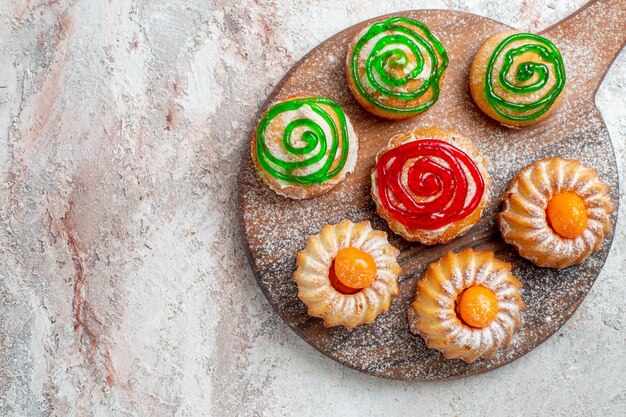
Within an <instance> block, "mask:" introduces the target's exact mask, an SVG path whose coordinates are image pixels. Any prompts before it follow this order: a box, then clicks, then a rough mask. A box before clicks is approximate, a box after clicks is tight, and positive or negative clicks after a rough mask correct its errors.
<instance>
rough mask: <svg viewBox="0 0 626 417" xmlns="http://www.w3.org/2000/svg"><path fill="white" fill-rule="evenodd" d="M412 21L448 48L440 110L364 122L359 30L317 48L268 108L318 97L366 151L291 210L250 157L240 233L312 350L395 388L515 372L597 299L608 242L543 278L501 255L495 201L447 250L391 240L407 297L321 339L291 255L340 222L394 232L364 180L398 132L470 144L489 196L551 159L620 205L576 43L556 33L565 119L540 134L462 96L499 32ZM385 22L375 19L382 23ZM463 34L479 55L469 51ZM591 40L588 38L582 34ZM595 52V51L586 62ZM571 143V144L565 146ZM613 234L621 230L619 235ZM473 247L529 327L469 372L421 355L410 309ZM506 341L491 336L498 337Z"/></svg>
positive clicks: (483, 25)
mask: <svg viewBox="0 0 626 417" xmlns="http://www.w3.org/2000/svg"><path fill="white" fill-rule="evenodd" d="M406 15H408V16H410V17H412V18H415V19H417V20H420V21H422V22H424V23H426V24H427V25H428V26H429V27H430V28H431V30H432V32H433V34H434V35H435V36H437V37H438V38H439V39H440V40H441V41H442V43H443V44H444V46H445V47H446V49H447V51H448V54H449V57H450V63H451V64H450V66H449V68H448V70H447V71H446V79H445V80H444V85H443V87H442V91H441V95H440V98H439V101H438V102H437V103H436V104H435V105H434V106H433V107H432V108H431V109H429V110H428V111H427V112H425V113H423V114H421V115H420V116H418V117H416V118H413V119H409V120H405V121H398V122H390V121H385V120H381V119H378V118H376V117H373V116H371V115H370V114H368V113H367V112H366V111H364V110H363V109H362V108H361V107H360V106H359V105H358V104H357V103H356V102H355V101H354V99H353V98H352V97H351V95H350V92H349V90H348V88H347V86H346V83H345V78H344V77H345V68H344V63H345V60H344V57H345V54H346V52H347V45H348V43H349V41H350V40H351V39H352V38H353V36H354V35H355V34H356V32H357V31H358V30H359V29H360V28H353V29H350V30H348V31H345V32H342V33H341V34H339V35H337V36H336V37H335V38H334V39H333V40H331V41H329V42H327V43H324V44H322V45H321V46H320V47H318V48H317V49H316V50H314V51H313V52H311V54H310V55H309V56H308V57H307V58H306V59H304V60H303V61H301V63H300V64H298V66H297V67H296V68H295V69H294V71H292V72H291V73H290V74H289V75H288V76H287V77H286V78H285V79H284V81H283V84H282V85H281V87H280V88H279V89H278V90H277V91H276V95H275V96H274V97H272V99H273V100H278V99H283V98H286V97H288V96H290V95H293V94H314V95H322V96H328V97H331V98H333V99H334V100H336V101H337V102H338V103H339V104H340V105H341V106H342V107H343V108H344V110H345V112H346V114H347V115H348V116H349V117H350V119H351V120H352V122H353V124H354V128H355V131H356V133H357V134H358V135H359V138H360V142H361V147H360V149H359V160H358V163H357V167H356V170H355V172H354V173H353V174H352V175H350V176H349V177H348V178H347V179H346V180H345V181H344V182H343V183H342V184H340V185H338V186H337V187H336V188H335V189H333V190H332V191H330V192H329V193H327V194H325V195H323V196H320V197H318V198H315V199H311V200H306V201H290V200H289V201H288V200H287V199H285V198H281V197H279V196H277V195H275V194H274V193H273V192H272V191H270V190H269V189H267V187H265V186H263V185H262V183H261V182H260V180H259V179H258V177H257V175H256V173H255V172H254V168H253V167H252V164H251V161H250V158H249V156H247V155H244V159H243V161H242V172H241V176H240V193H241V203H242V216H243V225H244V227H243V232H244V233H245V235H246V237H247V241H248V244H249V249H250V253H249V254H250V260H251V263H252V266H253V269H254V270H255V272H256V274H257V278H258V281H259V285H260V286H261V288H262V290H263V291H264V293H265V294H266V296H267V297H268V299H269V301H270V302H271V303H272V305H273V306H274V307H275V308H276V310H277V311H278V313H279V314H280V315H281V316H282V317H283V318H284V319H285V321H286V322H287V323H288V324H289V325H290V326H291V327H292V328H293V329H294V331H296V332H297V333H298V334H299V335H301V336H302V337H303V338H304V339H305V340H307V341H308V342H309V343H311V344H312V345H313V346H314V347H316V348H317V349H319V350H320V351H322V352H323V353H325V354H326V355H328V356H330V357H332V358H333V359H335V360H338V361H339V362H341V363H343V364H346V365H348V366H350V367H353V368H356V369H358V370H361V371H364V372H368V373H370V374H374V375H378V376H383V377H389V378H400V379H441V378H450V377H458V376H463V375H470V374H475V373H479V372H484V371H486V370H489V369H493V368H496V367H498V366H501V365H503V364H505V363H508V362H510V361H511V360H514V359H516V358H518V357H519V356H521V355H523V354H524V353H526V352H528V351H529V350H530V349H532V348H533V347H534V346H536V345H537V344H539V343H541V342H542V341H544V340H545V339H546V338H547V337H549V336H550V335H551V334H552V333H554V332H555V331H556V330H557V329H558V328H559V327H560V326H561V325H562V324H563V323H564V322H565V320H566V319H567V318H568V317H569V316H570V315H571V314H572V313H573V311H574V310H575V309H576V307H577V306H578V305H579V303H580V302H581V301H582V299H583V298H584V296H585V295H586V294H587V292H588V291H589V289H590V288H591V286H592V284H593V282H594V280H595V278H596V276H597V274H598V272H599V270H600V269H601V267H602V265H603V264H604V260H605V258H606V256H607V253H608V250H609V247H610V241H611V238H612V232H611V233H610V234H609V236H608V237H607V238H606V239H605V241H604V243H603V245H602V247H601V248H600V250H599V251H598V252H597V253H595V254H594V255H592V256H591V257H590V258H589V259H588V260H587V261H586V262H585V263H584V264H582V265H580V266H574V267H570V268H568V269H566V270H563V271H556V270H551V269H542V268H539V267H536V266H534V265H532V264H531V263H529V262H527V261H525V260H523V259H520V258H519V256H518V255H517V254H516V253H515V251H514V250H513V249H512V248H511V247H509V246H506V245H505V244H504V243H503V242H502V240H501V239H500V237H499V233H498V231H497V228H496V222H495V220H496V215H497V213H498V212H499V211H500V209H501V204H500V203H499V202H498V201H496V199H492V200H493V201H492V202H491V203H490V204H489V205H488V206H487V207H486V208H485V211H484V213H483V218H482V219H481V221H480V222H479V223H478V224H477V225H476V226H475V227H474V228H473V229H472V230H470V232H469V233H468V234H466V235H464V236H462V237H460V238H458V239H456V240H455V241H453V242H451V243H450V244H447V245H442V246H435V247H432V248H425V247H423V246H420V245H418V244H409V243H408V242H406V241H404V240H403V239H401V238H399V237H398V236H395V235H393V234H391V233H390V235H389V240H390V242H391V243H392V244H393V245H394V246H396V247H397V248H399V249H401V254H400V258H399V262H400V265H401V266H402V267H403V269H404V271H405V275H404V276H403V277H401V278H400V294H399V296H397V297H396V298H395V299H394V300H393V301H392V304H391V308H390V310H389V311H388V312H387V313H385V314H382V315H381V316H379V317H378V318H377V319H376V321H375V322H374V323H373V324H371V325H368V326H360V327H358V328H356V329H355V330H352V331H349V330H346V329H343V328H332V329H325V328H323V327H322V325H321V321H320V320H319V319H315V318H311V317H309V316H308V315H307V314H306V308H305V306H304V305H303V304H302V303H301V302H300V300H298V298H297V288H296V285H295V283H294V282H293V279H292V274H293V271H294V270H295V267H296V261H295V254H296V252H297V251H299V250H300V249H302V248H303V247H304V244H305V242H306V239H307V237H308V236H309V235H311V234H315V233H318V231H319V230H320V228H321V227H322V226H323V225H324V224H327V223H337V222H338V221H340V220H341V219H343V218H349V219H351V220H353V221H360V220H370V221H371V222H372V226H373V227H374V228H375V229H381V230H385V231H387V232H388V233H389V230H388V229H387V227H386V225H385V222H384V221H383V220H382V219H380V218H379V217H378V216H377V215H376V213H375V211H374V204H373V202H372V201H371V198H370V195H369V186H370V184H369V174H370V172H371V169H372V167H373V164H374V157H375V154H376V153H377V152H378V150H380V148H382V146H384V145H385V144H386V143H387V141H388V139H389V138H390V137H391V136H393V135H394V134H396V133H400V132H404V131H408V130H411V129H415V128H424V127H428V126H430V125H436V126H438V127H441V128H444V129H446V128H447V129H452V130H456V131H459V132H460V133H461V134H463V135H464V136H466V137H468V138H469V139H471V140H472V141H473V142H474V143H475V144H476V147H477V148H478V149H479V150H480V152H481V153H482V154H483V155H485V157H486V159H487V161H488V164H489V171H490V173H491V176H492V178H493V182H492V185H491V190H490V191H491V193H492V195H494V196H498V195H501V194H502V193H503V192H504V190H505V188H506V186H507V184H508V182H509V181H510V180H511V179H512V178H513V176H514V174H515V173H516V172H517V171H519V170H520V169H521V168H522V167H524V166H525V165H528V164H529V163H531V162H533V161H535V160H537V159H540V158H543V157H548V156H562V157H565V158H572V159H580V160H581V161H582V162H583V163H584V164H585V165H587V166H590V167H592V168H594V169H596V170H598V172H599V176H600V178H602V180H603V181H605V182H606V183H607V184H608V185H609V186H610V187H611V198H612V201H613V202H614V204H615V202H616V201H617V198H616V196H617V194H616V193H617V190H618V183H617V172H616V165H615V158H614V155H613V151H612V147H611V144H610V138H609V136H608V132H607V130H606V127H605V126H604V123H603V121H602V118H601V116H600V114H599V112H598V111H597V109H596V108H595V106H594V104H593V92H594V90H595V84H593V83H592V84H590V77H594V74H596V75H595V77H596V78H597V77H598V75H597V72H594V71H595V69H594V68H592V67H590V66H588V65H577V64H576V63H577V62H581V61H580V60H581V59H583V61H584V60H585V59H584V58H589V56H587V57H584V56H581V54H586V53H588V52H584V50H586V49H584V50H583V48H581V47H580V45H581V43H580V42H578V41H572V42H571V43H569V42H568V41H567V39H566V38H560V37H558V31H552V32H551V33H550V36H549V37H550V39H551V40H553V41H554V43H555V44H556V45H557V47H558V48H559V49H560V50H561V52H562V54H563V57H564V61H565V65H566V70H567V74H568V85H567V86H566V89H565V90H566V93H565V98H564V100H563V104H562V106H561V108H559V109H557V110H556V111H555V113H554V114H553V115H552V116H550V117H549V118H548V119H546V120H545V121H544V122H541V123H539V124H537V125H534V126H531V127H527V128H524V129H520V130H511V129H507V128H505V127H502V126H500V125H498V124H497V123H495V122H493V121H491V120H489V118H488V117H486V116H485V115H483V114H482V113H481V112H480V110H479V109H478V108H477V107H476V106H475V105H474V103H473V102H472V100H471V97H470V94H469V88H468V87H467V81H468V80H467V76H468V73H469V67H470V64H471V60H472V58H473V54H474V53H475V52H476V51H477V50H478V47H479V46H480V44H481V42H482V40H484V39H486V38H488V37H489V36H491V35H492V34H494V33H496V32H499V31H502V30H505V29H507V27H506V26H505V25H502V24H498V23H495V22H493V21H490V20H487V19H482V18H473V17H472V18H469V17H468V16H467V15H466V14H463V13H455V12H443V11H437V12H434V11H420V12H409V13H406ZM376 20H380V18H378V19H376ZM467 33H472V38H473V39H475V40H476V42H475V44H474V45H473V46H472V47H470V48H468V47H467V43H466V39H467ZM587 33H589V32H587ZM589 53H590V52H589ZM564 132H567V135H566V136H564ZM613 227H614V224H613ZM467 246H474V247H476V248H478V249H481V250H494V251H496V256H497V257H498V258H499V259H503V260H507V261H509V262H511V263H513V265H514V269H513V273H514V275H516V276H517V277H518V278H519V279H520V281H522V283H523V289H522V297H523V298H524V301H525V302H526V305H527V309H526V310H525V311H524V313H523V314H522V328H521V329H520V330H519V331H518V332H516V333H515V334H514V335H513V336H512V339H511V343H510V345H509V347H508V348H507V349H504V350H501V351H499V352H498V353H497V354H496V355H495V356H494V358H493V359H490V360H479V361H476V362H473V363H471V364H466V363H464V362H462V361H458V360H445V359H443V358H442V357H441V355H440V354H439V353H438V352H437V351H435V350H430V349H428V348H426V346H425V345H424V342H423V341H422V339H421V338H420V337H419V336H414V335H412V334H411V332H410V331H409V326H408V322H407V320H406V307H407V306H408V305H409V303H410V302H411V300H412V298H413V295H414V289H415V281H416V278H417V276H419V275H420V274H421V273H422V272H423V270H424V268H425V266H426V265H427V264H428V263H429V262H432V261H435V260H437V259H438V258H439V257H440V256H441V255H442V254H443V253H445V251H446V250H449V249H452V250H458V249H461V248H463V247H467ZM498 337H501V335H500V334H497V333H495V332H494V338H498Z"/></svg>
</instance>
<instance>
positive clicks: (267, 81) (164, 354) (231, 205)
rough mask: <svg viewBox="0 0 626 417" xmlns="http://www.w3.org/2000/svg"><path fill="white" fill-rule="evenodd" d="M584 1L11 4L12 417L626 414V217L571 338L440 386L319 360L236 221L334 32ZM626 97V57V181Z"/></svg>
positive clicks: (608, 84)
mask: <svg viewBox="0 0 626 417" xmlns="http://www.w3.org/2000/svg"><path fill="white" fill-rule="evenodd" d="M583 3H584V0H565V1H556V0H554V1H551V2H548V3H547V5H546V3H545V2H543V1H539V0H511V1H507V2H500V3H499V4H495V2H487V1H469V0H465V1H461V0H452V1H425V2H420V3H419V4H417V3H415V2H410V1H399V0H394V1H387V2H378V1H372V0H367V1H346V2H344V3H339V2H336V1H317V2H311V3H309V2H304V1H290V0H277V1H274V2H261V1H254V2H245V3H244V2H232V1H206V0H205V1H202V0H189V1H182V0H169V1H166V0H160V1H139V0H82V1H81V0H74V1H71V0H19V1H18V0H5V1H2V2H1V3H0V50H1V51H2V59H0V135H1V137H2V140H1V141H0V176H1V177H2V181H1V182H0V184H1V185H0V207H1V208H0V415H3V416H4V415H7V416H31V415H32V416H40V415H41V416H44V415H45V416H47V415H59V416H66V415H68V416H73V415H77V416H85V415H98V416H100V415H101V416H117V415H142V416H143V415H153V416H169V415H176V416H201V415H207V416H279V415H289V416H292V415H293V416H295V415H297V416H305V415H337V416H344V415H345V416H378V415H381V414H383V413H385V414H388V415H399V416H416V415H421V414H423V415H440V416H457V415H463V416H468V415H486V414H488V415H507V414H508V415H519V414H522V413H525V414H526V415H552V416H560V415H563V416H565V415H567V416H577V415H580V416H591V415H598V416H599V415H603V416H604V415H615V416H619V415H623V413H624V410H625V409H626V301H624V300H626V280H624V278H623V277H624V274H623V271H624V270H626V253H625V252H626V245H625V243H624V241H625V238H626V226H625V225H624V214H623V213H624V210H621V215H620V219H619V221H618V227H617V232H616V236H615V240H614V243H613V247H612V249H611V253H610V255H609V259H608V261H607V264H606V266H605V268H604V270H603V272H602V273H601V274H600V276H599V278H598V280H597V282H596V284H595V285H594V287H593V289H592V291H591V292H590V294H589V296H588V297H587V299H586V300H585V301H584V303H583V305H582V306H581V308H580V309H579V310H578V311H577V312H576V313H575V314H574V316H573V317H572V319H571V320H570V321H569V322H568V323H567V324H566V325H565V326H564V327H563V329H562V330H561V331H560V332H558V333H557V334H556V335H555V336H553V337H552V338H550V339H549V340H548V341H547V342H546V343H544V344H543V345H541V346H540V347H539V348H537V349H535V350H534V351H532V352H531V353H530V354H528V355H526V356H525V357H522V358H521V359H520V360H518V361H516V362H514V363H513V364H511V365H508V366H506V367H504V368H501V369H498V370H496V371H493V372H490V373H487V374H484V375H480V376H477V377H473V378H469V379H463V380H458V381H451V382H441V383H403V382H396V381H387V380H381V379H376V378H372V377H368V376H366V375H361V374H359V373H357V372H355V371H352V370H350V369H347V368H345V367H343V366H341V365H339V364H336V363H334V362H332V361H331V360H330V359H327V358H325V357H324V356H322V355H321V354H320V353H318V352H317V351H314V350H313V349H312V348H311V347H310V346H308V345H307V344H306V343H305V342H303V341H302V340H300V339H299V338H298V337H297V336H296V335H295V334H294V333H293V332H291V330H289V329H288V328H287V326H286V325H285V324H283V323H282V322H281V321H280V319H279V318H278V316H277V315H276V314H275V313H274V312H273V310H272V309H271V307H270V306H269V304H268V303H267V301H266V300H265V299H264V297H263V295H262V294H261V292H260V290H259V289H258V288H257V286H256V283H255V280H254V278H253V276H252V274H251V272H250V270H249V268H248V266H247V264H246V259H245V254H244V251H243V247H242V243H241V241H240V239H239V237H238V229H237V227H236V221H237V219H236V216H235V207H236V198H235V192H236V175H237V173H238V166H237V163H238V161H239V158H240V151H241V147H242V146H243V144H244V143H245V141H247V138H246V133H247V132H248V131H249V130H250V128H251V127H252V126H253V124H254V123H255V120H254V115H255V114H256V112H257V110H258V106H259V105H260V103H261V102H262V101H263V100H264V99H265V97H266V96H267V95H268V94H269V92H270V90H271V89H272V87H273V86H274V85H275V84H276V83H277V82H278V81H279V80H280V78H281V77H282V75H284V73H285V72H286V71H287V70H288V69H289V68H290V67H291V66H292V65H293V64H294V63H295V62H296V61H297V60H298V59H299V58H300V57H302V56H303V55H304V54H305V53H306V52H307V51H308V50H310V49H311V48H313V47H314V46H315V45H317V44H318V43H319V42H321V41H322V40H324V39H325V38H327V37H329V36H330V35H332V34H334V33H335V32H337V31H339V30H341V29H343V28H345V27H347V26H349V25H351V24H354V23H356V22H358V21H361V20H363V19H366V18H370V17H373V16H376V15H380V14H384V13H390V12H393V11H394V10H403V9H410V8H415V7H422V8H451V9H455V10H465V11H470V12H473V13H477V14H480V15H484V16H488V17H491V18H494V19H496V20H501V21H503V22H505V23H507V24H509V25H512V26H514V27H517V28H520V29H527V30H540V29H542V28H544V27H547V26H549V25H551V24H553V23H555V22H557V21H558V20H559V19H561V18H563V17H565V16H566V15H568V14H569V13H570V12H572V11H574V10H575V9H576V8H577V7H579V6H580V5H582V4H583ZM625 93H626V53H622V54H621V56H620V57H619V58H618V59H617V61H616V62H615V64H614V65H613V67H612V69H611V70H610V72H609V73H608V75H607V78H606V80H605V82H604V84H603V85H602V87H601V88H600V91H599V93H598V97H597V102H598V106H599V108H600V110H601V111H602V114H603V116H604V117H605V119H606V122H607V125H608V128H609V131H610V133H611V136H612V140H613V144H614V146H615V149H616V154H617V159H618V164H619V166H620V176H621V181H622V184H624V178H626V143H625V142H626V111H625V110H624V109H626V94H625ZM620 198H621V205H622V207H623V206H624V204H625V203H626V198H625V197H624V192H623V191H622V192H621V193H620Z"/></svg>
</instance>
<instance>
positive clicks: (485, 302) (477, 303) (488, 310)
mask: <svg viewBox="0 0 626 417" xmlns="http://www.w3.org/2000/svg"><path fill="white" fill-rule="evenodd" d="M456 313H457V315H458V316H459V318H460V319H461V321H462V322H463V323H465V324H467V325H468V326H470V327H476V328H483V327H485V326H488V325H489V323H491V322H492V321H493V320H494V319H495V318H496V315H497V314H498V299H497V298H496V295H495V294H494V292H493V291H491V290H490V289H488V288H485V287H483V286H480V285H475V286H473V287H469V288H468V289H466V290H465V291H463V292H462V293H461V295H460V296H459V298H458V299H457V306H456Z"/></svg>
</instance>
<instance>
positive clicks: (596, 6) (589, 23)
mask: <svg viewBox="0 0 626 417" xmlns="http://www.w3.org/2000/svg"><path fill="white" fill-rule="evenodd" d="M542 35H544V36H546V37H547V38H548V39H550V40H552V41H553V42H554V43H555V44H556V46H557V47H558V48H559V49H561V51H562V52H563V56H564V58H565V59H566V62H565V65H566V67H567V66H583V67H584V70H583V71H578V73H579V74H580V76H578V75H577V77H576V79H575V80H573V79H568V80H567V82H568V84H569V85H570V87H568V88H569V89H570V90H571V89H572V87H575V88H576V90H577V91H578V92H579V93H581V95H582V96H589V97H591V98H592V99H593V98H594V97H595V93H596V91H597V90H598V87H599V86H600V83H601V82H602V79H603V78H604V76H605V75H606V73H607V71H608V70H609V68H610V67H611V64H612V63H613V61H614V60H615V58H616V57H617V55H618V54H619V52H620V51H621V50H622V48H623V47H624V44H626V0H591V1H590V2H588V3H586V4H585V5H584V6H582V7H581V8H580V9H578V10H577V11H576V12H574V13H573V14H571V15H569V16H568V17H566V18H565V19H563V20H561V21H560V22H558V23H557V24H555V25H554V26H551V27H549V28H547V29H546V30H544V31H543V32H542Z"/></svg>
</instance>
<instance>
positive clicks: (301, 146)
mask: <svg viewBox="0 0 626 417" xmlns="http://www.w3.org/2000/svg"><path fill="white" fill-rule="evenodd" d="M358 151H359V141H358V138H357V136H356V133H355V132H354V128H353V127H352V124H351V123H350V120H349V119H348V116H346V114H345V113H344V111H343V109H342V108H341V106H339V104H337V103H336V102H335V101H333V100H332V99H330V98H325V97H305V96H294V97H290V98H288V99H286V100H284V101H279V102H277V103H274V104H273V105H272V106H271V107H270V108H269V109H267V110H266V111H265V113H264V114H263V116H262V117H261V120H260V121H259V124H258V126H257V128H256V130H255V132H254V134H253V136H252V144H251V154H252V160H253V161H254V165H255V167H256V169H257V171H258V173H259V176H260V177H261V179H262V180H263V182H264V183H265V184H267V186H268V187H269V188H270V189H271V190H273V191H274V192H276V193H277V194H279V195H282V196H285V197H289V198H293V199H303V198H311V197H315V196H318V195H321V194H323V193H325V192H327V191H329V190H330V189H331V188H333V187H334V186H336V185H337V184H339V183H340V182H341V181H343V180H344V179H345V178H346V176H347V175H349V174H350V173H352V172H353V171H354V168H355V166H356V161H357V156H358Z"/></svg>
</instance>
